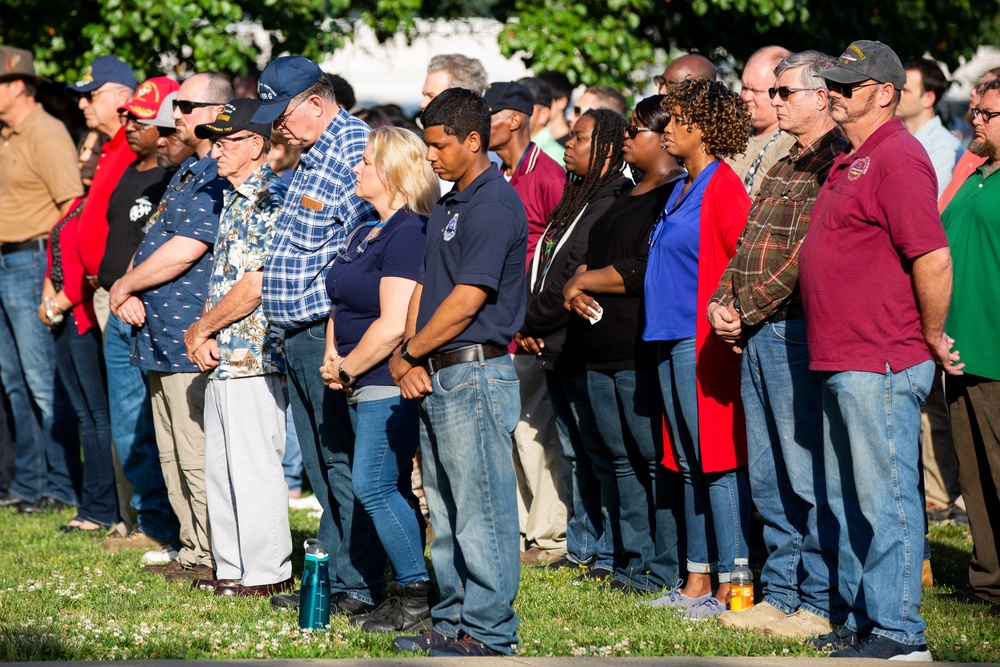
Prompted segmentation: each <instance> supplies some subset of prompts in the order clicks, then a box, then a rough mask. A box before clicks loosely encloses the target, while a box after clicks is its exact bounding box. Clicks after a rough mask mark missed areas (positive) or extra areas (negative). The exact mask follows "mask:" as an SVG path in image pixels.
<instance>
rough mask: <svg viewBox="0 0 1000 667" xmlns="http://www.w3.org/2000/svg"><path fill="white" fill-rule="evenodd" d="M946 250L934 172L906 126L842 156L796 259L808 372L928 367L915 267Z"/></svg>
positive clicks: (884, 131)
mask: <svg viewBox="0 0 1000 667" xmlns="http://www.w3.org/2000/svg"><path fill="white" fill-rule="evenodd" d="M947 246H948V239H947V237H946V236H945V233H944V228H943V227H942V226H941V217H940V216H939V215H938V210H937V180H936V178H935V176H934V168H933V167H932V166H931V163H930V159H929V158H928V157H927V151H925V150H924V149H923V147H922V146H921V145H920V143H919V142H918V141H917V140H916V139H915V138H914V137H913V136H912V135H911V134H910V133H909V132H907V131H906V129H905V128H904V127H903V122H902V121H901V120H899V119H898V118H895V119H893V120H891V121H889V122H887V123H885V124H884V125H882V126H881V127H879V128H878V129H877V130H875V132H874V133H872V135H871V136H870V137H868V139H867V140H866V141H865V143H864V144H862V145H861V147H860V148H858V150H856V151H854V152H853V153H847V152H845V153H843V154H841V155H840V156H838V157H837V158H836V159H835V160H834V162H833V166H832V167H831V169H830V175H829V176H828V177H827V180H826V183H824V184H823V187H822V188H821V189H820V191H819V194H818V195H817V197H816V203H815V204H814V205H813V209H812V221H811V222H810V224H809V232H808V233H807V234H806V238H805V241H804V242H803V244H802V252H801V254H800V259H799V287H800V289H801V291H802V303H803V306H804V307H805V313H806V322H807V325H808V330H809V357H810V363H809V367H810V368H812V369H813V370H816V371H864V372H870V373H885V372H886V364H888V365H889V368H890V369H891V370H892V372H894V373H898V372H899V371H901V370H903V369H905V368H909V367H911V366H913V365H915V364H918V363H921V362H924V361H927V360H928V359H930V358H931V356H930V351H929V350H928V349H927V344H926V343H925V342H924V337H923V334H922V331H921V327H920V312H919V310H918V308H917V302H916V295H915V294H914V291H913V285H912V282H911V279H912V274H911V264H912V260H913V259H915V258H917V257H919V256H921V255H924V254H926V253H928V252H931V251H933V250H937V249H938V248H944V247H947Z"/></svg>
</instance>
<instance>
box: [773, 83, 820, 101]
mask: <svg viewBox="0 0 1000 667" xmlns="http://www.w3.org/2000/svg"><path fill="white" fill-rule="evenodd" d="M804 90H819V88H789V87H788V86H778V87H777V88H768V89H767V96H768V97H770V98H771V99H772V100H773V99H774V96H775V95H777V96H778V97H780V98H781V100H782V101H784V100H787V99H788V98H789V97H791V96H792V93H801V92H802V91H804Z"/></svg>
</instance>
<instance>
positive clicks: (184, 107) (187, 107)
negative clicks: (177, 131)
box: [174, 100, 225, 116]
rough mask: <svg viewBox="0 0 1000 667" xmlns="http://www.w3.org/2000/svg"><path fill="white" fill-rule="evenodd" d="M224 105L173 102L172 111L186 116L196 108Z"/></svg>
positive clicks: (220, 103) (185, 101)
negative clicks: (177, 111)
mask: <svg viewBox="0 0 1000 667" xmlns="http://www.w3.org/2000/svg"><path fill="white" fill-rule="evenodd" d="M223 104H225V102H192V101H191V100H174V110H175V111H176V110H177V109H180V110H181V113H182V114H184V115H185V116H187V115H188V114H189V113H191V112H192V111H194V110H195V108H196V107H219V106H222V105H223Z"/></svg>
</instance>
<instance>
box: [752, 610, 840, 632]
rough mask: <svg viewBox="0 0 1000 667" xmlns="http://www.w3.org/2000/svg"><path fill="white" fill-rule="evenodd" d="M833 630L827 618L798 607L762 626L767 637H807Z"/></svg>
mask: <svg viewBox="0 0 1000 667" xmlns="http://www.w3.org/2000/svg"><path fill="white" fill-rule="evenodd" d="M830 632H833V625H832V624H831V623H830V621H829V619H826V618H823V617H822V616H817V615H816V614H814V613H812V612H811V611H806V610H805V609H799V610H798V611H796V612H795V613H794V614H789V615H788V616H786V617H784V618H783V619H781V620H778V621H772V622H771V623H768V624H767V627H765V628H764V634H765V635H767V636H768V637H789V638H799V639H808V638H809V637H819V636H820V635H825V634H827V633H830Z"/></svg>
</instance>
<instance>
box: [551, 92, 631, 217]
mask: <svg viewBox="0 0 1000 667" xmlns="http://www.w3.org/2000/svg"><path fill="white" fill-rule="evenodd" d="M584 116H590V117H591V118H593V119H594V130H593V133H592V134H591V137H590V163H589V167H588V169H587V175H586V176H581V177H577V178H574V177H570V178H567V179H566V184H565V185H564V186H563V194H562V199H560V200H559V203H558V204H556V207H555V208H554V209H552V213H551V214H550V215H549V224H552V225H555V226H557V227H560V226H565V225H569V224H570V223H572V222H573V221H574V220H576V216H577V215H579V213H580V211H582V210H583V207H584V206H586V205H587V204H589V203H590V202H591V201H593V200H594V198H595V197H596V196H597V193H598V192H599V191H600V189H601V188H603V187H604V186H605V185H606V184H608V183H611V182H613V181H614V180H616V179H618V178H621V164H622V162H623V158H622V144H623V143H625V119H624V118H622V117H621V115H619V114H618V113H617V112H615V111H611V110H610V109H588V110H587V112H586V113H585V114H583V116H580V118H583V117H584ZM605 156H606V157H605ZM605 166H607V171H606V172H605V173H604V174H602V173H601V171H602V170H603V169H604V168H605Z"/></svg>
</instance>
